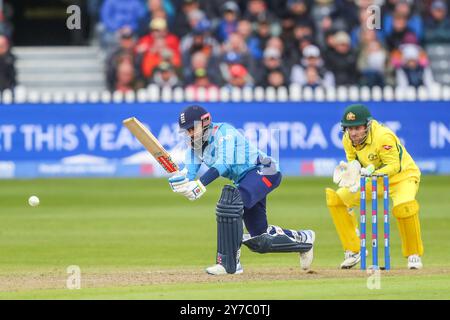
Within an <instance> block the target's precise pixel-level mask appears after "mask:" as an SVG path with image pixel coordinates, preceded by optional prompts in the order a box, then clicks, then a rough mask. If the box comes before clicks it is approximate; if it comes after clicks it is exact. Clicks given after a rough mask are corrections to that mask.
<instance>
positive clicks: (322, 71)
mask: <svg viewBox="0 0 450 320" xmlns="http://www.w3.org/2000/svg"><path fill="white" fill-rule="evenodd" d="M302 56H303V58H302V59H301V60H300V63H299V64H297V65H295V66H294V67H292V71H291V83H297V84H299V85H301V86H304V85H308V84H309V86H311V81H308V75H307V69H308V68H313V69H315V70H316V73H317V76H318V84H319V85H321V86H324V87H333V86H334V76H333V73H331V72H330V71H328V70H327V69H326V68H325V66H324V62H323V59H322V58H321V56H320V49H319V48H318V47H317V46H315V45H309V46H306V47H305V48H304V49H303V52H302ZM309 73H310V74H312V73H313V72H312V71H311V70H310V71H309ZM315 84H317V83H315Z"/></svg>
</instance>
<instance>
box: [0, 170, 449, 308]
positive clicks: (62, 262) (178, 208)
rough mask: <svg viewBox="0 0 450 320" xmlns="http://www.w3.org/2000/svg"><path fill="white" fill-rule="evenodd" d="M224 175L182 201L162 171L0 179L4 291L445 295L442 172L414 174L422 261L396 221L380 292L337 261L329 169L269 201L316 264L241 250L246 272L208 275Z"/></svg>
mask: <svg viewBox="0 0 450 320" xmlns="http://www.w3.org/2000/svg"><path fill="white" fill-rule="evenodd" d="M224 183H226V181H225V180H220V181H216V182H215V183H214V184H213V185H212V186H210V187H208V192H207V193H206V194H205V196H204V197H203V198H202V199H200V200H198V201H196V202H190V201H188V200H186V199H185V198H183V197H182V196H180V195H177V194H174V193H173V192H171V191H170V189H169V186H168V184H167V181H166V180H156V179H155V180H153V179H149V180H147V179H51V180H1V181H0V298H1V299H33V298H40V299H449V298H450V232H449V230H450V197H449V194H450V183H449V177H432V176H425V177H423V181H422V183H421V187H420V191H419V195H418V200H419V202H420V204H421V216H420V218H421V222H422V235H423V240H424V245H425V255H424V257H423V262H424V265H425V268H424V269H423V270H420V271H409V270H406V260H405V259H404V258H403V257H401V249H400V239H399V235H398V230H397V227H396V222H395V219H394V218H392V219H391V226H392V227H391V230H392V236H391V244H392V245H391V251H392V265H393V270H392V271H390V272H382V273H381V278H380V282H379V283H380V286H381V288H380V289H378V290H377V289H374V290H370V289H368V287H367V282H368V279H372V278H368V277H369V275H368V274H366V273H364V272H361V271H359V270H339V269H338V268H337V266H338V265H339V263H340V262H341V260H342V258H343V252H342V248H341V246H340V243H339V241H338V237H337V234H336V232H335V230H334V226H333V224H332V222H331V218H330V216H329V213H328V211H327V208H326V206H325V195H324V188H325V187H327V186H330V187H331V186H332V183H331V179H330V178H285V179H284V180H283V183H282V184H281V186H280V187H279V188H278V189H277V190H276V191H275V192H274V193H273V194H271V195H270V196H269V200H268V215H269V222H270V223H272V224H277V225H280V226H283V227H286V228H296V229H299V228H311V229H314V230H315V231H316V246H315V249H314V250H315V251H314V253H315V260H314V263H313V272H312V273H305V272H303V271H301V270H299V267H298V255H296V254H266V255H259V254H256V253H252V252H250V251H249V250H248V249H247V248H243V254H242V262H243V265H244V274H242V275H235V276H222V277H212V276H208V275H206V274H204V272H203V270H204V268H205V267H206V266H209V265H211V264H213V263H214V258H215V245H216V238H215V236H216V225H215V213H214V210H215V202H216V201H217V199H218V196H219V193H220V188H221V186H222V185H223V184H224ZM30 195H37V196H39V197H40V200H41V205H40V206H39V207H36V208H32V207H30V206H28V204H27V199H28V197H29V196H30ZM380 217H381V210H380ZM381 221H382V220H381V219H380V224H381V225H382V223H381ZM380 230H381V226H380ZM380 256H382V251H381V250H380ZM369 259H370V257H369ZM369 262H370V260H369ZM71 265H77V266H79V267H80V269H81V289H79V290H69V289H67V288H66V280H67V278H68V277H69V276H70V275H69V274H68V273H67V267H68V266H71Z"/></svg>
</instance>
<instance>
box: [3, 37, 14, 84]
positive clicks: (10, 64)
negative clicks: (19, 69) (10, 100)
mask: <svg viewBox="0 0 450 320" xmlns="http://www.w3.org/2000/svg"><path fill="white" fill-rule="evenodd" d="M15 60H16V59H15V57H14V55H13V54H12V53H11V51H10V47H9V40H8V38H7V37H6V36H4V35H0V92H1V91H3V90H5V89H11V90H12V89H14V87H15V86H16V69H15V67H14V63H15Z"/></svg>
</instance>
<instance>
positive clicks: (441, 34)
mask: <svg viewBox="0 0 450 320" xmlns="http://www.w3.org/2000/svg"><path fill="white" fill-rule="evenodd" d="M429 12H430V14H429V17H427V19H426V20H425V36H424V42H425V43H426V44H440V43H450V18H449V16H448V8H447V4H446V3H445V1H442V0H434V1H433V2H432V3H431V6H430V11H429Z"/></svg>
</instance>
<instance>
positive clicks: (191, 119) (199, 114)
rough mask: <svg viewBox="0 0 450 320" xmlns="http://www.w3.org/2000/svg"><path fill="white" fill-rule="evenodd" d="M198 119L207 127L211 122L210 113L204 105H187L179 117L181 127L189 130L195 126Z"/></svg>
mask: <svg viewBox="0 0 450 320" xmlns="http://www.w3.org/2000/svg"><path fill="white" fill-rule="evenodd" d="M196 121H199V122H200V121H201V123H202V127H207V126H209V125H210V123H211V115H210V113H209V112H208V111H207V110H206V109H205V108H203V107H201V106H198V105H192V106H188V107H186V108H185V109H184V110H183V111H182V112H181V113H180V116H179V118H178V125H179V126H180V129H184V130H188V129H191V128H193V127H194V124H195V122H196Z"/></svg>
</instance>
